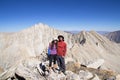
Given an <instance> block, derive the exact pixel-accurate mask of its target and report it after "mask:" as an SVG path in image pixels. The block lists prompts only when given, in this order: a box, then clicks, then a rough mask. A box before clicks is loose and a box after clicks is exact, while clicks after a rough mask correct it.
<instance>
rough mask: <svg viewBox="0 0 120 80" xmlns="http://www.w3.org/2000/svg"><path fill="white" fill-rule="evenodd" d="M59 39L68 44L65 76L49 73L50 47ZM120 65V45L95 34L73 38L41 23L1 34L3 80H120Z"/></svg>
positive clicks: (81, 34)
mask: <svg viewBox="0 0 120 80" xmlns="http://www.w3.org/2000/svg"><path fill="white" fill-rule="evenodd" d="M58 35H63V36H64V37H65V42H66V43H67V55H66V57H65V61H66V62H65V63H66V68H67V71H66V75H64V74H63V73H61V74H59V73H58V71H57V70H56V71H55V72H54V70H51V71H49V69H48V63H49V62H48V59H47V55H46V54H47V49H48V45H49V42H51V41H52V40H53V39H57V36H58ZM119 61H120V45H119V44H117V43H114V42H112V41H110V40H109V39H107V38H106V37H104V36H102V35H100V34H98V33H97V32H95V31H90V32H88V31H87V32H86V31H81V32H80V33H78V34H71V33H67V32H64V31H60V30H56V29H54V28H51V27H49V26H48V25H45V24H42V23H40V24H36V25H34V26H33V27H31V28H28V29H25V30H22V31H20V32H15V33H0V80H120V68H119V66H120V63H119ZM41 63H44V66H45V67H46V71H43V70H42V69H41V68H40V64H41Z"/></svg>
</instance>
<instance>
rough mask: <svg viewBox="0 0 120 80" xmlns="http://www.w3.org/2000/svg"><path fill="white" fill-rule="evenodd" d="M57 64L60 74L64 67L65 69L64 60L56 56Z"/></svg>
mask: <svg viewBox="0 0 120 80" xmlns="http://www.w3.org/2000/svg"><path fill="white" fill-rule="evenodd" d="M57 63H58V67H59V70H60V71H62V72H65V70H66V67H65V59H64V58H63V57H62V56H57Z"/></svg>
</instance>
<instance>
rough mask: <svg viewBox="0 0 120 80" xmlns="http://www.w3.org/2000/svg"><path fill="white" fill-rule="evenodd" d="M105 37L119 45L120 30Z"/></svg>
mask: <svg viewBox="0 0 120 80" xmlns="http://www.w3.org/2000/svg"><path fill="white" fill-rule="evenodd" d="M105 36H106V37H107V38H108V39H109V40H111V41H114V42H116V43H120V30H119V31H114V32H110V33H107V34H105Z"/></svg>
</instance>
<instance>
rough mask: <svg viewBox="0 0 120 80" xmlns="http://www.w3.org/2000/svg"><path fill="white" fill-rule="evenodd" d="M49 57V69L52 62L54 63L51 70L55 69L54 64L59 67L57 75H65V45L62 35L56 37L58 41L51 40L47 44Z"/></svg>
mask: <svg viewBox="0 0 120 80" xmlns="http://www.w3.org/2000/svg"><path fill="white" fill-rule="evenodd" d="M49 50H50V56H49V68H50V69H51V68H52V62H53V63H54V65H53V68H54V69H56V68H57V67H56V62H57V65H58V67H59V69H58V70H59V73H61V72H63V73H64V74H66V73H65V70H66V68H65V59H64V57H65V55H66V50H67V45H66V43H65V42H64V37H63V36H62V35H59V36H58V40H53V41H52V42H51V43H50V44H49Z"/></svg>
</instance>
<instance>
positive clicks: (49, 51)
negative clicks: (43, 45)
mask: <svg viewBox="0 0 120 80" xmlns="http://www.w3.org/2000/svg"><path fill="white" fill-rule="evenodd" d="M50 53H51V50H50V47H49V48H48V55H50Z"/></svg>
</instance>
